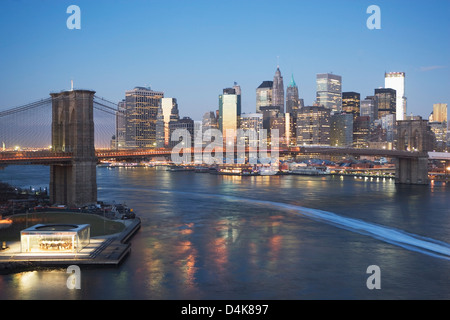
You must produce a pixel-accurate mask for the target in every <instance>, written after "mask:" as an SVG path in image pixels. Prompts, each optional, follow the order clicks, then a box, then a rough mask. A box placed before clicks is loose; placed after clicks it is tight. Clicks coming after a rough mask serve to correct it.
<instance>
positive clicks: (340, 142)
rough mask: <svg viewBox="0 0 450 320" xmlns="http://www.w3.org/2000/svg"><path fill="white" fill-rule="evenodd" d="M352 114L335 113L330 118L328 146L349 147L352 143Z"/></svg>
mask: <svg viewBox="0 0 450 320" xmlns="http://www.w3.org/2000/svg"><path fill="white" fill-rule="evenodd" d="M353 117H354V116H353V114H351V113H337V114H334V115H332V116H331V118H330V145H331V146H336V147H351V146H352V143H353Z"/></svg>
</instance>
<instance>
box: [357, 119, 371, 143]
mask: <svg viewBox="0 0 450 320" xmlns="http://www.w3.org/2000/svg"><path fill="white" fill-rule="evenodd" d="M369 137H370V117H368V116H359V117H356V118H355V120H354V121H353V147H354V148H367V147H368V145H369Z"/></svg>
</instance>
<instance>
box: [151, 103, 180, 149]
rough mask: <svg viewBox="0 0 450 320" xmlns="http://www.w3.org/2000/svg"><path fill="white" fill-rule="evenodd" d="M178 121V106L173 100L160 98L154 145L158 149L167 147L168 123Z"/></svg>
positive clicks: (168, 138) (168, 139)
mask: <svg viewBox="0 0 450 320" xmlns="http://www.w3.org/2000/svg"><path fill="white" fill-rule="evenodd" d="M174 117H175V118H177V120H178V104H177V99H175V98H162V99H161V106H160V107H159V110H158V115H157V122H156V140H157V141H156V145H157V147H158V148H164V147H168V146H169V141H170V130H169V123H170V121H171V119H172V120H174V119H173V118H174Z"/></svg>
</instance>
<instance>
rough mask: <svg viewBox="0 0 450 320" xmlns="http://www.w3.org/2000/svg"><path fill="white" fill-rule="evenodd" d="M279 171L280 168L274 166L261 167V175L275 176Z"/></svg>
mask: <svg viewBox="0 0 450 320" xmlns="http://www.w3.org/2000/svg"><path fill="white" fill-rule="evenodd" d="M277 173H278V170H277V169H275V168H273V167H261V169H259V175H261V176H273V175H276V174H277Z"/></svg>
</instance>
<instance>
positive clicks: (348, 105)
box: [342, 92, 361, 117]
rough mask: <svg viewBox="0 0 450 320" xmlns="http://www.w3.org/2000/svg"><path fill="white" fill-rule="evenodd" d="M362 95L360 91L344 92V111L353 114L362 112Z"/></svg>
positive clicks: (357, 114) (356, 114)
mask: <svg viewBox="0 0 450 320" xmlns="http://www.w3.org/2000/svg"><path fill="white" fill-rule="evenodd" d="M360 100H361V95H360V94H359V93H358V92H342V111H343V112H345V113H351V114H353V116H355V117H356V116H359V114H360Z"/></svg>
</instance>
